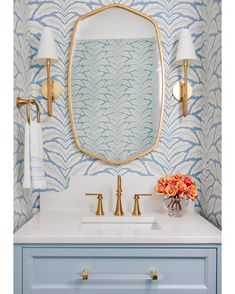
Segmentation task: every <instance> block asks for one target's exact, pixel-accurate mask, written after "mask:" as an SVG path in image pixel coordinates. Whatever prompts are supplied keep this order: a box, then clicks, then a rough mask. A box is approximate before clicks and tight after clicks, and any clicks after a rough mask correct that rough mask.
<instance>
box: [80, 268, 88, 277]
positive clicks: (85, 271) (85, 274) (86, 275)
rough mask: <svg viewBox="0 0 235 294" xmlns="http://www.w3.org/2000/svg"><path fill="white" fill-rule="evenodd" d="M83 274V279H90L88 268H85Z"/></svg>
mask: <svg viewBox="0 0 235 294" xmlns="http://www.w3.org/2000/svg"><path fill="white" fill-rule="evenodd" d="M81 276H82V279H83V280H88V278H89V271H88V269H87V268H84V270H83V271H82V273H81Z"/></svg>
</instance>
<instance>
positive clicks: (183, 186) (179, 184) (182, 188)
mask: <svg viewBox="0 0 235 294" xmlns="http://www.w3.org/2000/svg"><path fill="white" fill-rule="evenodd" d="M176 188H177V189H178V194H179V196H180V197H181V196H183V194H184V192H186V190H187V186H186V184H185V183H184V182H183V181H182V180H179V181H178V182H177V183H176Z"/></svg>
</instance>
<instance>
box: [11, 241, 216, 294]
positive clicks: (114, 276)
mask: <svg viewBox="0 0 235 294" xmlns="http://www.w3.org/2000/svg"><path fill="white" fill-rule="evenodd" d="M86 268H87V269H88V273H89V274H88V280H83V279H82V277H81V273H82V271H83V270H84V269H86ZM152 269H156V271H157V275H158V279H157V280H152V277H151V270H152ZM62 293H63V294H75V293H80V294H101V293H102V294H108V293H109V294H110V293H112V294H120V293H122V294H127V293H128V294H132V293H133V294H134V293H135V294H142V293H145V294H221V290H220V245H218V246H217V245H155V244H152V245H150V244H149V245H135V244H133V245H124V244H123V245H120V244H116V245H115V244H110V245H108V244H105V245H101V244H99V245H95V244H84V245H82V244H78V245H65V244H63V245H59V244H55V245H53V244H50V245H46V244H42V245H40V244H32V245H30V244H17V245H15V291H14V294H62Z"/></svg>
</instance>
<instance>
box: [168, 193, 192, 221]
mask: <svg viewBox="0 0 235 294" xmlns="http://www.w3.org/2000/svg"><path fill="white" fill-rule="evenodd" d="M188 201H189V199H188V198H186V197H185V196H184V197H179V196H178V195H175V196H168V195H165V196H164V197H163V204H164V207H165V209H167V210H168V215H169V216H175V217H180V216H182V215H183V214H184V213H185V212H186V211H187V207H188Z"/></svg>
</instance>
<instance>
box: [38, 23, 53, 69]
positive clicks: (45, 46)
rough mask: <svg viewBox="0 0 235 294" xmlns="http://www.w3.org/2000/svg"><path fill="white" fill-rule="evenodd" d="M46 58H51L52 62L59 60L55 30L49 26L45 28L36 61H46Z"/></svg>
mask: <svg viewBox="0 0 235 294" xmlns="http://www.w3.org/2000/svg"><path fill="white" fill-rule="evenodd" d="M46 59H50V60H51V63H54V62H57V61H58V54H57V50H56V43H55V39H54V35H53V31H52V29H51V28H49V27H44V28H43V31H42V34H41V39H40V44H39V49H38V55H37V57H36V61H37V62H39V63H45V61H46Z"/></svg>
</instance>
